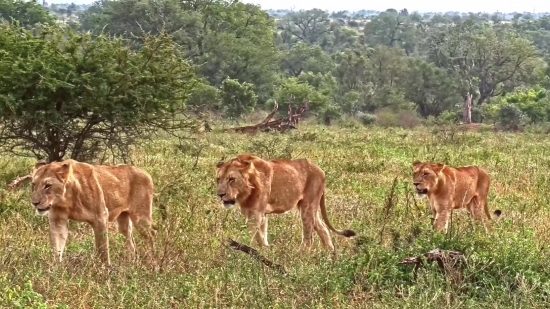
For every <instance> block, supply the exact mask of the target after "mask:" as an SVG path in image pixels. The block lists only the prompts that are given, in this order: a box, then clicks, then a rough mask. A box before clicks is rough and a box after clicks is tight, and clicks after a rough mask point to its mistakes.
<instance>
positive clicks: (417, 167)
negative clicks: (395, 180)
mask: <svg viewBox="0 0 550 309" xmlns="http://www.w3.org/2000/svg"><path fill="white" fill-rule="evenodd" d="M444 166H445V165H444V164H442V163H429V162H420V161H415V162H414V163H413V185H414V189H415V190H416V193H417V194H418V196H420V197H424V196H426V195H427V194H428V192H429V191H430V190H432V189H433V188H434V187H435V186H436V185H437V182H438V179H439V173H440V172H441V170H442V169H443V167H444Z"/></svg>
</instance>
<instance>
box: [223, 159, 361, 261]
mask: <svg viewBox="0 0 550 309" xmlns="http://www.w3.org/2000/svg"><path fill="white" fill-rule="evenodd" d="M216 177H217V178H216V179H217V185H218V192H217V194H218V196H219V198H220V199H221V200H222V202H223V205H224V207H226V208H230V207H232V206H233V205H235V203H238V204H239V205H240V208H241V213H242V214H243V215H244V216H245V217H246V219H247V221H248V229H249V231H252V232H254V239H255V240H256V241H257V242H258V244H259V245H260V246H265V247H267V246H269V244H268V242H267V216H266V214H283V213H286V212H288V211H291V210H293V209H295V208H298V209H299V210H300V214H301V217H302V226H303V238H302V245H303V246H304V247H305V248H310V247H311V244H312V234H313V230H315V231H316V232H317V234H318V235H319V237H320V238H321V241H322V242H323V244H324V246H325V247H326V248H327V249H328V250H330V251H333V250H334V245H333V244H332V240H331V238H330V235H329V232H328V230H327V228H326V226H325V225H324V224H323V221H322V220H321V218H320V216H319V212H318V210H319V208H320V209H321V215H322V218H323V220H324V222H325V223H326V225H327V226H328V227H329V228H330V229H331V230H332V231H334V232H335V233H337V234H339V235H342V236H345V237H352V236H355V232H354V231H352V230H336V229H335V228H334V227H333V226H332V225H331V224H330V222H329V220H328V216H327V211H326V207H325V173H324V172H323V170H321V168H319V166H317V165H315V164H313V163H311V162H310V161H308V160H305V159H298V160H270V161H264V160H262V159H260V158H258V157H255V156H253V155H250V154H239V155H238V156H237V157H235V158H233V159H231V160H229V161H227V162H219V163H218V164H217V165H216Z"/></svg>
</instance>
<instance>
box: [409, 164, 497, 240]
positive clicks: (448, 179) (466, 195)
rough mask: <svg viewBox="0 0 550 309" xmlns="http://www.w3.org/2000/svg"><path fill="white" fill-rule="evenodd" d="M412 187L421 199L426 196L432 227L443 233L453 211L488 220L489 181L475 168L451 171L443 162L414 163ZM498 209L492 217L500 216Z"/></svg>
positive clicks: (484, 174) (488, 178)
mask: <svg viewBox="0 0 550 309" xmlns="http://www.w3.org/2000/svg"><path fill="white" fill-rule="evenodd" d="M413 173H414V176H413V184H414V188H415V190H416V192H417V193H418V195H420V196H421V197H423V196H427V197H428V200H429V202H430V205H431V207H432V215H433V219H434V223H433V228H434V230H437V231H446V229H447V224H448V221H449V218H450V216H451V212H452V210H453V209H459V208H462V207H465V208H466V209H467V210H468V211H469V212H470V214H471V215H472V216H473V218H474V220H483V219H484V214H485V216H487V218H488V219H489V220H491V214H490V212H489V206H488V203H487V195H488V193H489V186H490V184H491V179H490V177H489V174H487V172H486V171H485V170H484V169H482V168H480V167H477V166H464V167H458V168H453V167H450V166H447V165H445V164H442V163H431V162H420V161H416V162H414V163H413ZM500 213H501V211H500V210H495V212H494V215H495V216H499V215H500Z"/></svg>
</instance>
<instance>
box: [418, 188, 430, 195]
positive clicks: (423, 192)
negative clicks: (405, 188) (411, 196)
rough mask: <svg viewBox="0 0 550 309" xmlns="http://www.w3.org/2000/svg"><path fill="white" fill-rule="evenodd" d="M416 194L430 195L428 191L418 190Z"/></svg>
mask: <svg viewBox="0 0 550 309" xmlns="http://www.w3.org/2000/svg"><path fill="white" fill-rule="evenodd" d="M416 193H417V194H418V195H426V194H428V189H416Z"/></svg>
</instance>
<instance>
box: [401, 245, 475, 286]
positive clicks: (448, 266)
mask: <svg viewBox="0 0 550 309" xmlns="http://www.w3.org/2000/svg"><path fill="white" fill-rule="evenodd" d="M424 259H426V261H427V262H429V263H432V262H434V261H435V262H437V265H438V266H439V268H440V269H441V270H442V271H443V272H444V274H445V275H446V276H450V277H451V278H452V280H453V281H455V280H458V281H460V280H461V279H462V269H463V267H464V266H465V264H466V258H465V257H464V254H462V253H460V252H458V251H450V250H441V249H433V250H431V251H430V252H427V253H424V254H423V255H422V256H418V257H414V256H413V257H408V258H406V259H404V260H402V261H401V262H399V263H397V264H398V265H415V267H414V270H413V273H414V277H415V279H416V272H417V270H418V268H420V267H421V266H423V265H424Z"/></svg>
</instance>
